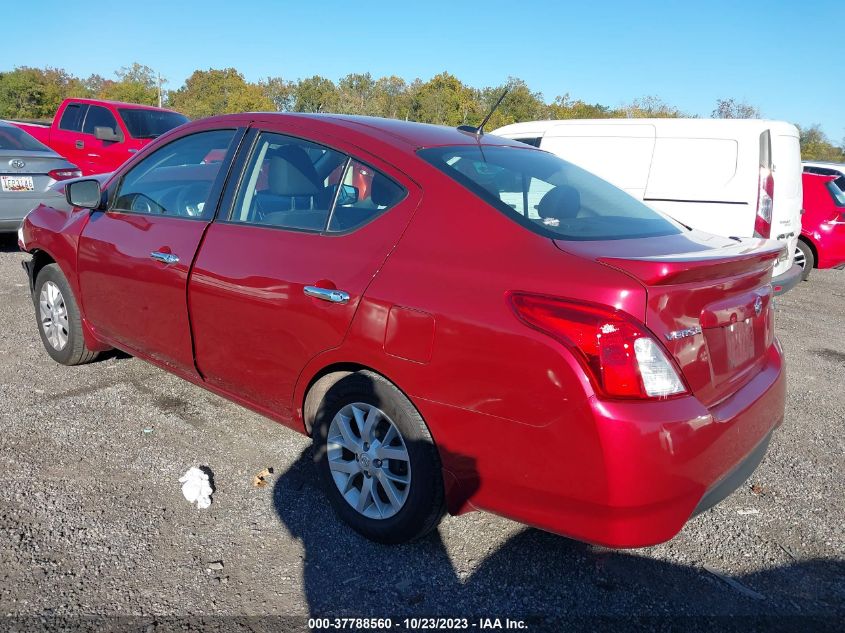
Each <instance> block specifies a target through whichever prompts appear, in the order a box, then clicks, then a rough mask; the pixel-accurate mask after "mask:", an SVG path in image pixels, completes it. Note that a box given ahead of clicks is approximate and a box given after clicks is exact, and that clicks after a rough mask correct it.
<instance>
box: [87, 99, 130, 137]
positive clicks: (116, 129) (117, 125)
mask: <svg viewBox="0 0 845 633" xmlns="http://www.w3.org/2000/svg"><path fill="white" fill-rule="evenodd" d="M87 105H88V108H87V109H86V110H85V117H83V119H82V129H81V130H79V134H84V135H85V136H94V132H86V131H85V124H86V123H87V122H88V115H89V114H91V109H92V108H100V109H102V110H105V111H106V112H108V113H109V114H110V115H111V117H112V119H114V132H115V134H119V135H121V136H123V130H121V129H120V123H118V122H117V117H116V116H115V114H114V112H112V111H111V110H109V109H108V108H107V107H106V106H102V105H97V104H96V103H89V104H87ZM96 127H100V126H96ZM118 142H120V143H122V142H123V141H118Z"/></svg>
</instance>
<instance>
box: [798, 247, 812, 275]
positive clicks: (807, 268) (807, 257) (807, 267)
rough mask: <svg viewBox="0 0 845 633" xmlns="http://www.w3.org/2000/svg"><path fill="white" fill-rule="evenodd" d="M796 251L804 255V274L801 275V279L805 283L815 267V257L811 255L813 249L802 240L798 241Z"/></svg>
mask: <svg viewBox="0 0 845 633" xmlns="http://www.w3.org/2000/svg"><path fill="white" fill-rule="evenodd" d="M798 250H800V251H801V253H803V255H804V272H803V273H801V279H802V280H803V281H807V280H808V279H809V278H810V273H811V272H813V267H815V265H816V256H815V255H813V249H812V248H810V245H809V244H807V242H805V241H804V240H798Z"/></svg>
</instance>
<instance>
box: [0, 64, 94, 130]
mask: <svg viewBox="0 0 845 633" xmlns="http://www.w3.org/2000/svg"><path fill="white" fill-rule="evenodd" d="M84 96H88V91H87V90H86V88H85V86H84V84H83V82H82V81H80V80H79V78H78V77H74V76H73V75H71V74H70V73H68V72H67V71H65V70H62V69H60V68H49V67H48V68H43V69H42V68H30V67H27V66H21V67H18V68H15V69H14V70H12V71H9V72H4V73H0V118H7V119H50V118H52V117H53V115H54V114H55V112H56V110H57V109H58V107H59V104H60V103H61V102H62V100H63V99H65V98H67V97H84Z"/></svg>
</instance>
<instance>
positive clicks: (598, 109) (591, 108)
mask: <svg viewBox="0 0 845 633" xmlns="http://www.w3.org/2000/svg"><path fill="white" fill-rule="evenodd" d="M548 111H549V118H551V119H606V118H609V117H612V116H615V114H614V112H613V111H611V109H610V108H608V107H607V106H603V105H601V104H598V103H586V102H584V101H581V100H580V99H577V100H574V101H573V100H572V99H570V97H569V93H568V92H567V93H566V94H563V95H559V96H557V97H555V100H554V101H553V102H552V103H551V104H550V105H549V106H548Z"/></svg>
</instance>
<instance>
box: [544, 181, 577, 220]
mask: <svg viewBox="0 0 845 633" xmlns="http://www.w3.org/2000/svg"><path fill="white" fill-rule="evenodd" d="M580 210H581V194H580V193H578V190H577V189H576V188H575V187H570V186H568V185H560V186H558V187H555V188H554V189H552V190H550V191H548V192H547V193H546V195H544V196H543V197H542V199H541V200H540V204H538V205H537V213H539V214H540V217H541V218H544V219H545V218H554V219H557V220H568V219H571V218H574V217H575V216H576V215H578V211H580Z"/></svg>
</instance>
